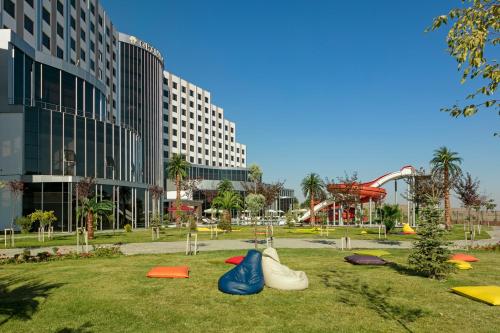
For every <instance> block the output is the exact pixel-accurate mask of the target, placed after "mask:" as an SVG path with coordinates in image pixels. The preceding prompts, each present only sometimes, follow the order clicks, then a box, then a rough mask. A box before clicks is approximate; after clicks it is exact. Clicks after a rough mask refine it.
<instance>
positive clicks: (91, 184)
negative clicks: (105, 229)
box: [75, 177, 115, 230]
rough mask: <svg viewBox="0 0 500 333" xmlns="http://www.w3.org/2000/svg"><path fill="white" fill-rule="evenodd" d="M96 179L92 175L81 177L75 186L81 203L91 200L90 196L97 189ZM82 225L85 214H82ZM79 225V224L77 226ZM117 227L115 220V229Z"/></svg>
mask: <svg viewBox="0 0 500 333" xmlns="http://www.w3.org/2000/svg"><path fill="white" fill-rule="evenodd" d="M95 185H96V183H95V179H94V178H92V177H86V178H83V179H81V180H80V181H79V182H78V183H76V186H75V193H76V196H77V198H78V201H79V202H80V205H81V206H83V205H84V204H85V202H87V201H88V200H89V198H90V197H91V196H92V195H93V193H94V190H95ZM80 220H81V221H80V225H81V226H83V215H81V216H80ZM77 223H78V218H77ZM77 227H78V226H77ZM114 228H115V223H114V222H113V230H114Z"/></svg>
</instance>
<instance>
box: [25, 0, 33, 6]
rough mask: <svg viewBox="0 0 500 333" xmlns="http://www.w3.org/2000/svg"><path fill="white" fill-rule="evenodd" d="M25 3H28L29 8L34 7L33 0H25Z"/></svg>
mask: <svg viewBox="0 0 500 333" xmlns="http://www.w3.org/2000/svg"><path fill="white" fill-rule="evenodd" d="M26 3H27V4H28V5H30V7H31V8H34V5H33V0H26Z"/></svg>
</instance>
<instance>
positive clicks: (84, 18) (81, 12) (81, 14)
mask: <svg viewBox="0 0 500 333" xmlns="http://www.w3.org/2000/svg"><path fill="white" fill-rule="evenodd" d="M80 17H81V18H82V21H83V22H85V20H86V19H87V18H86V15H85V12H84V11H83V10H80Z"/></svg>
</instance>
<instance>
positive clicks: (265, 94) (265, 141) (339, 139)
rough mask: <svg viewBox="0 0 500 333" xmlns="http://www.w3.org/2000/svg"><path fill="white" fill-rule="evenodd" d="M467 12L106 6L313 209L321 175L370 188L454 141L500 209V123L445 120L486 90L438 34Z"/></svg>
mask: <svg viewBox="0 0 500 333" xmlns="http://www.w3.org/2000/svg"><path fill="white" fill-rule="evenodd" d="M460 3H461V2H460V1H458V0H455V1H433V0H425V1H418V2H417V1H400V0H393V1H368V0H366V1H361V0H360V1H327V0H325V1H319V0H318V1H307V0H302V1H292V0H289V1H285V0H275V1H269V0H267V1H266V0H254V1H235V0H213V1H195V0H182V1H181V0H179V1H153V0H148V1H147V2H145V1H144V2H138V1H136V0H103V4H104V6H105V8H106V10H107V11H108V13H109V14H110V16H111V18H112V20H113V22H114V24H115V25H116V26H117V28H118V29H119V30H120V31H123V32H125V33H129V34H133V35H135V36H137V37H138V38H140V39H143V40H145V41H147V42H150V43H151V44H153V45H154V46H155V47H156V48H158V49H159V50H160V51H161V52H162V54H163V56H164V57H165V60H166V67H167V68H168V70H170V71H171V72H173V73H175V74H177V75H180V76H182V77H184V78H185V79H187V80H189V81H191V82H193V83H195V84H197V85H199V86H201V87H204V88H206V89H208V90H210V91H211V93H212V97H213V101H214V103H215V104H217V105H220V106H222V107H223V108H224V110H225V114H226V117H227V118H229V119H230V120H232V121H235V122H236V125H237V140H238V141H240V142H242V143H245V144H247V146H248V149H247V150H248V161H249V162H250V163H252V162H255V163H257V164H259V165H260V166H261V167H262V168H263V170H264V178H265V179H266V180H277V179H280V180H286V185H287V186H288V187H291V188H294V189H295V190H296V193H297V196H298V197H299V198H300V199H302V194H301V193H300V181H301V179H302V178H303V177H304V176H305V175H306V174H307V173H309V172H317V173H319V174H320V175H321V176H322V177H329V178H336V177H337V176H342V175H343V174H344V171H346V172H349V173H351V172H353V171H357V172H358V174H359V177H360V179H361V180H363V181H365V180H366V181H368V180H371V179H373V178H376V177H378V176H380V175H382V174H384V173H386V172H390V171H394V170H399V168H401V167H402V166H404V165H408V164H411V165H413V166H416V167H420V166H423V167H426V168H428V161H429V160H430V159H431V157H432V152H433V150H434V149H436V148H438V147H440V146H443V145H445V146H448V147H449V148H450V149H452V150H454V151H457V152H459V153H460V156H461V157H462V158H463V159H464V163H463V168H464V169H465V170H467V171H469V172H471V173H472V174H473V175H474V176H476V177H478V178H479V179H480V180H481V185H482V186H481V187H482V191H484V192H485V193H487V194H489V195H492V196H493V197H494V198H495V199H496V201H497V202H500V154H499V150H500V139H498V138H494V137H493V135H492V134H493V132H495V131H500V127H499V126H498V125H499V117H498V115H496V114H495V113H494V112H482V113H480V114H478V115H477V116H475V117H473V118H469V119H453V118H451V117H450V116H449V115H447V114H445V113H442V112H439V109H440V108H441V107H444V106H448V105H451V104H452V103H454V102H455V101H458V100H461V99H462V98H463V97H465V95H466V94H467V93H468V92H469V91H470V90H472V86H470V85H464V86H462V85H460V83H459V74H458V73H457V70H456V63H455V61H454V60H453V59H452V58H450V57H449V55H448V54H447V53H446V43H445V30H443V31H439V32H434V33H424V29H425V28H426V27H427V26H428V25H429V24H430V23H431V21H432V18H433V17H435V16H437V15H440V14H443V13H445V12H446V11H447V10H448V9H449V8H451V7H453V6H459V5H460ZM138 4H141V5H138ZM490 56H491V57H492V58H496V59H498V51H497V52H496V55H493V54H491V55H490ZM390 188H392V185H391V186H390ZM389 200H391V198H390V195H389Z"/></svg>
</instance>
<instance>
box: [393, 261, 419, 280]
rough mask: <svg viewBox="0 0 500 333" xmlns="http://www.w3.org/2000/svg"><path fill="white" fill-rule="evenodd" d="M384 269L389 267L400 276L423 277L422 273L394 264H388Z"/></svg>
mask: <svg viewBox="0 0 500 333" xmlns="http://www.w3.org/2000/svg"><path fill="white" fill-rule="evenodd" d="M386 267H389V268H391V269H393V270H395V271H396V272H398V273H400V274H404V275H411V276H420V277H425V275H423V274H422V273H419V272H417V271H415V270H413V269H411V268H410V267H408V266H406V265H401V264H398V263H396V262H389V263H387V265H386Z"/></svg>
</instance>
